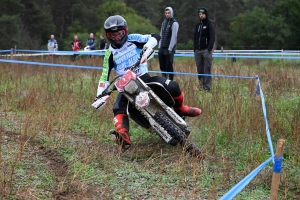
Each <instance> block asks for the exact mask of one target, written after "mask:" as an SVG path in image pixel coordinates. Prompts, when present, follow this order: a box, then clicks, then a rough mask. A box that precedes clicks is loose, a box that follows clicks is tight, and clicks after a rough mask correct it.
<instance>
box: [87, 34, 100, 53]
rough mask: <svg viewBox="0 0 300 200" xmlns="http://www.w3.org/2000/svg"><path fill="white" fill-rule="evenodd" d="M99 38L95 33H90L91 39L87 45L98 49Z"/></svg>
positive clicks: (92, 48)
mask: <svg viewBox="0 0 300 200" xmlns="http://www.w3.org/2000/svg"><path fill="white" fill-rule="evenodd" d="M96 44H97V40H96V39H95V38H94V33H90V37H89V39H87V41H86V46H89V48H90V50H96Z"/></svg>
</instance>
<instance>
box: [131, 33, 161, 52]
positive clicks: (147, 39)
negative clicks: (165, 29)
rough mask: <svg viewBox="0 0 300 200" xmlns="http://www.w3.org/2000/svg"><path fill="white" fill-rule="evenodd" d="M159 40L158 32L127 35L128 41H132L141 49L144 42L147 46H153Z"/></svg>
mask: <svg viewBox="0 0 300 200" xmlns="http://www.w3.org/2000/svg"><path fill="white" fill-rule="evenodd" d="M159 40H160V36H159V35H158V34H148V35H141V34H130V35H128V41H129V42H132V43H134V44H135V45H136V46H137V47H138V48H139V49H142V48H143V47H144V45H145V44H147V46H149V47H151V48H154V47H155V46H156V45H157V44H158V42H159Z"/></svg>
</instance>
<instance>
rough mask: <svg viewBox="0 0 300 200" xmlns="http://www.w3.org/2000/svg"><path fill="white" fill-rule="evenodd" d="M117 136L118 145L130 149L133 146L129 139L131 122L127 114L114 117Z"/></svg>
mask: <svg viewBox="0 0 300 200" xmlns="http://www.w3.org/2000/svg"><path fill="white" fill-rule="evenodd" d="M114 125H115V133H114V134H115V135H116V139H117V144H118V145H122V147H123V148H125V149H128V148H129V147H130V145H131V142H130V137H129V120H128V116H127V115H126V114H117V115H116V116H115V117H114Z"/></svg>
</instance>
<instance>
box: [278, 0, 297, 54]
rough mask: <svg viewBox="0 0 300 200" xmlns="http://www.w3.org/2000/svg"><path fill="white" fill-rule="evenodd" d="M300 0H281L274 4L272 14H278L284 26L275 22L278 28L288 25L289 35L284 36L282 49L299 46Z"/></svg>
mask: <svg viewBox="0 0 300 200" xmlns="http://www.w3.org/2000/svg"><path fill="white" fill-rule="evenodd" d="M299 10H300V1H299V0H282V1H280V2H278V3H277V4H276V5H275V8H274V9H273V11H272V15H276V16H278V18H279V19H281V21H283V23H284V25H285V26H282V24H280V23H277V28H278V29H280V30H281V29H285V28H286V27H288V29H289V30H290V33H291V34H290V36H289V37H288V38H285V43H284V45H283V48H284V49H299V48H300V34H299V33H300V12H299Z"/></svg>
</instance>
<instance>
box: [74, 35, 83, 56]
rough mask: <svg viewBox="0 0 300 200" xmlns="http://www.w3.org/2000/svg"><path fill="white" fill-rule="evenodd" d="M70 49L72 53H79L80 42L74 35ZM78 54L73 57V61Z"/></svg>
mask: <svg viewBox="0 0 300 200" xmlns="http://www.w3.org/2000/svg"><path fill="white" fill-rule="evenodd" d="M71 47H72V50H73V51H79V50H80V49H81V47H82V44H81V40H79V39H78V36H77V35H74V40H73V41H72V43H71ZM77 56H78V54H74V55H73V61H74V60H75V59H76V57H77Z"/></svg>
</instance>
